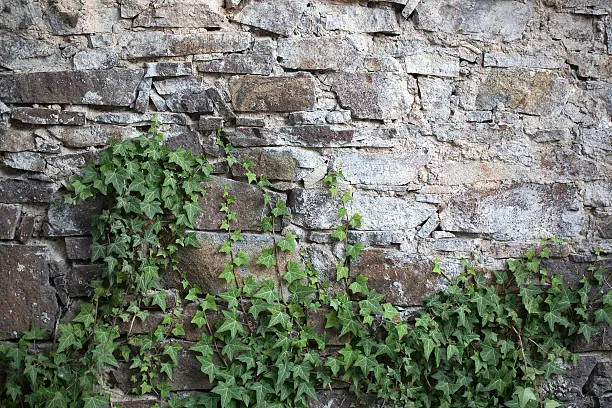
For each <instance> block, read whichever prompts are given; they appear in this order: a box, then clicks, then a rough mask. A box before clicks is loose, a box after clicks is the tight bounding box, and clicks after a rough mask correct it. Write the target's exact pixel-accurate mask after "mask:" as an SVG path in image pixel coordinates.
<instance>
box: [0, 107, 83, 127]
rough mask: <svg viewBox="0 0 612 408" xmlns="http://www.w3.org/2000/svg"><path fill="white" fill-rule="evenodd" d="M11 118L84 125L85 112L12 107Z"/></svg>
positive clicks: (40, 123)
mask: <svg viewBox="0 0 612 408" xmlns="http://www.w3.org/2000/svg"><path fill="white" fill-rule="evenodd" d="M11 118H12V119H15V120H18V121H20V122H23V123H30V124H34V125H84V124H85V122H86V119H85V112H72V111H58V110H54V109H44V108H13V109H12V111H11Z"/></svg>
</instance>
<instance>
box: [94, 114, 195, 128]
mask: <svg viewBox="0 0 612 408" xmlns="http://www.w3.org/2000/svg"><path fill="white" fill-rule="evenodd" d="M153 117H155V118H156V119H157V121H158V122H159V123H161V124H163V125H166V124H172V125H188V124H189V123H190V120H189V118H188V117H187V115H185V114H183V113H170V112H150V113H138V112H107V113H101V114H98V115H95V114H94V115H90V116H89V119H90V120H92V121H94V122H98V123H105V124H110V125H133V126H151V120H152V119H153Z"/></svg>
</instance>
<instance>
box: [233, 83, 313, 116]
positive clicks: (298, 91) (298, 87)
mask: <svg viewBox="0 0 612 408" xmlns="http://www.w3.org/2000/svg"><path fill="white" fill-rule="evenodd" d="M230 93H231V96H232V103H233V104H234V109H235V110H237V111H242V112H256V111H267V112H291V111H300V110H312V109H313V108H314V104H315V84H314V80H313V78H312V76H310V75H298V76H282V77H261V76H254V75H253V76H252V75H246V76H242V77H234V78H232V79H231V80H230Z"/></svg>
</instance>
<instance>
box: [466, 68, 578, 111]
mask: <svg viewBox="0 0 612 408" xmlns="http://www.w3.org/2000/svg"><path fill="white" fill-rule="evenodd" d="M571 93H572V88H571V87H570V85H569V82H568V81H567V80H566V79H563V78H559V77H558V76H556V75H555V74H552V73H549V72H544V71H540V72H535V73H534V72H528V71H521V70H512V71H501V70H492V71H490V72H489V75H488V76H487V79H486V81H485V83H484V85H483V86H482V87H480V89H479V91H478V95H477V97H476V109H481V110H493V109H495V108H496V107H497V106H498V105H499V104H502V105H503V106H504V107H506V108H510V109H514V110H516V111H518V112H523V113H527V114H532V115H549V114H554V113H555V112H560V109H561V108H562V107H563V105H565V103H566V102H567V100H568V98H569V96H570V95H571Z"/></svg>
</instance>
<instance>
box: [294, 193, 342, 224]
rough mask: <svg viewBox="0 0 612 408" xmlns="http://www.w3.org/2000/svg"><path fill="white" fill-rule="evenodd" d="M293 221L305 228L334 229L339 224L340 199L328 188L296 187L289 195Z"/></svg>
mask: <svg viewBox="0 0 612 408" xmlns="http://www.w3.org/2000/svg"><path fill="white" fill-rule="evenodd" d="M289 205H290V206H291V212H292V222H293V223H294V224H297V225H300V226H302V227H304V228H310V229H333V228H335V227H336V225H338V214H337V210H338V208H339V205H340V200H339V199H338V198H337V197H336V198H335V199H332V198H331V195H330V193H329V191H328V190H326V189H315V188H313V189H302V188H296V189H294V190H293V191H292V192H291V195H290V196H289Z"/></svg>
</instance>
